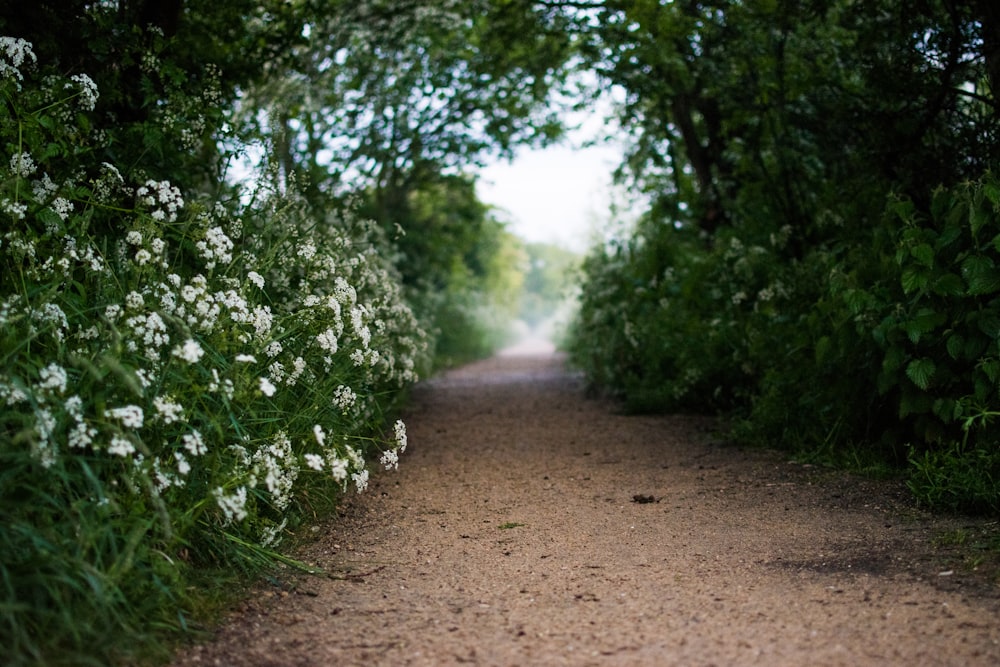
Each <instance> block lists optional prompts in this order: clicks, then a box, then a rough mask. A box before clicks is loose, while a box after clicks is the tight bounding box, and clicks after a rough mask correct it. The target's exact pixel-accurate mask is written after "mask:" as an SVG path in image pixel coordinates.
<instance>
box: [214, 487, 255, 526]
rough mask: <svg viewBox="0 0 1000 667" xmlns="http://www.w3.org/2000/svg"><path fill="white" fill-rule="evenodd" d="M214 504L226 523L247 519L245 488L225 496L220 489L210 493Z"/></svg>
mask: <svg viewBox="0 0 1000 667" xmlns="http://www.w3.org/2000/svg"><path fill="white" fill-rule="evenodd" d="M212 495H213V496H215V502H216V504H217V505H218V506H219V509H221V510H222V513H223V515H224V516H225V517H226V523H231V522H232V521H237V522H239V521H243V519H245V518H247V510H246V504H247V490H246V487H243V486H241V487H239V488H238V489H236V490H235V491H234V492H233V493H231V494H227V493H226V492H225V490H223V489H222V488H221V487H219V488H216V489H215V491H213V492H212Z"/></svg>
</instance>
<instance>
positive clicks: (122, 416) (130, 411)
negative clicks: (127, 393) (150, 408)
mask: <svg viewBox="0 0 1000 667" xmlns="http://www.w3.org/2000/svg"><path fill="white" fill-rule="evenodd" d="M104 416H105V417H110V418H111V419H117V420H118V421H120V422H121V424H122V426H124V427H125V428H142V424H143V421H144V416H143V412H142V408H140V407H139V406H138V405H124V406H122V407H120V408H109V409H107V410H105V411H104Z"/></svg>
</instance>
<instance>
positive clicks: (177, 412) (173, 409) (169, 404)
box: [153, 396, 184, 424]
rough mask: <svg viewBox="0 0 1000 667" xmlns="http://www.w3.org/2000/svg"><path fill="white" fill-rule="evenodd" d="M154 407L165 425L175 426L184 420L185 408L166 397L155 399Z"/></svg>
mask: <svg viewBox="0 0 1000 667" xmlns="http://www.w3.org/2000/svg"><path fill="white" fill-rule="evenodd" d="M153 407H155V408H156V414H157V416H158V417H159V418H160V419H161V420H162V421H163V423H164V424H173V423H174V422H176V421H181V420H182V419H184V407H183V406H182V405H181V404H180V403H177V402H176V401H173V400H171V399H170V398H168V397H166V396H157V397H156V398H154V399H153Z"/></svg>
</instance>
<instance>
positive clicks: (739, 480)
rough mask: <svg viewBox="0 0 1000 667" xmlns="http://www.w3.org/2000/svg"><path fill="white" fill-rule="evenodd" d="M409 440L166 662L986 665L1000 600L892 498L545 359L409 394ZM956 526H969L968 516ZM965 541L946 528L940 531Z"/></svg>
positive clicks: (487, 367) (990, 661)
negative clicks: (725, 439) (616, 395)
mask: <svg viewBox="0 0 1000 667" xmlns="http://www.w3.org/2000/svg"><path fill="white" fill-rule="evenodd" d="M407 425H408V429H409V441H410V447H409V449H408V450H407V452H406V454H405V455H404V457H403V460H402V462H401V465H400V469H399V472H398V473H386V474H382V475H379V476H378V478H377V479H376V480H375V482H374V483H373V485H372V487H370V489H369V492H368V493H367V494H366V495H363V496H359V497H352V498H351V499H349V501H348V502H347V503H346V504H345V506H344V508H343V511H342V516H341V518H340V519H339V520H338V521H337V522H336V523H335V524H334V525H333V526H331V527H324V528H323V529H322V531H323V533H324V534H323V535H322V537H321V538H320V539H319V540H318V541H317V542H316V543H315V544H313V545H311V546H310V547H309V548H308V549H306V552H305V553H304V554H303V557H304V558H305V559H306V560H308V561H311V562H314V563H316V564H318V565H320V566H322V567H324V568H326V569H328V570H329V571H332V572H337V573H340V574H343V575H349V576H347V577H346V578H345V579H340V580H330V579H320V578H315V577H304V576H303V577H296V576H293V575H289V577H290V579H291V580H292V582H293V583H294V584H295V586H294V587H290V588H289V589H286V590H281V589H279V588H276V587H265V588H262V589H261V591H260V594H259V595H258V596H257V597H255V599H253V600H251V601H249V602H247V603H245V604H244V605H243V606H242V608H241V609H239V610H237V611H235V612H234V615H233V617H232V619H231V621H230V623H229V624H227V625H226V626H225V627H224V628H222V629H221V630H220V631H219V633H218V636H217V638H216V640H215V642H214V643H211V644H208V645H204V646H198V647H195V648H194V649H192V650H190V651H188V652H186V653H185V654H184V655H182V656H179V658H178V660H177V662H176V665H177V666H178V667H180V666H191V665H253V666H261V667H263V666H275V667H278V666H282V667H284V666H292V665H310V666H311V665H316V666H325V665H452V664H460V663H464V664H474V665H769V666H770V665H806V664H808V665H858V664H862V665H869V664H879V665H885V664H889V665H907V666H915V665H995V664H1000V614H998V612H1000V588H998V587H997V586H996V585H995V584H993V583H991V582H990V581H989V579H988V578H986V577H983V576H982V574H981V573H979V572H976V571H973V570H972V568H971V567H969V566H968V565H967V563H962V562H956V560H955V557H954V554H952V553H951V552H950V551H949V550H947V549H943V548H941V547H935V546H934V544H933V538H934V537H935V536H938V535H942V534H949V531H954V530H956V529H957V528H961V526H963V525H964V524H963V523H961V522H960V523H955V522H949V521H947V520H941V519H935V520H931V519H929V518H928V517H926V516H924V515H923V514H921V513H919V512H917V511H916V510H914V509H913V508H912V506H911V505H910V503H909V501H908V500H907V498H906V496H905V494H903V493H901V492H900V491H899V489H897V488H894V487H892V486H888V487H887V486H886V485H876V484H874V483H872V482H866V481H859V480H856V479H853V478H850V477H847V476H846V475H842V474H839V473H831V472H826V471H822V470H820V469H817V468H810V467H807V466H801V465H797V464H793V463H787V462H784V461H783V460H782V459H781V458H780V457H778V456H776V455H774V454H771V453H767V452H760V451H745V450H739V449H736V448H733V447H727V446H724V445H721V444H719V443H716V442H714V441H713V437H712V433H711V429H710V427H711V422H710V421H708V420H704V419H695V418H689V417H628V416H623V415H620V414H617V413H616V412H615V411H614V409H613V406H611V405H608V404H606V403H602V402H598V401H593V400H588V399H586V398H585V397H584V396H583V392H582V390H581V386H580V383H579V382H578V381H577V380H576V379H574V378H573V377H571V376H569V375H567V374H566V373H565V372H564V371H563V370H562V368H561V364H560V363H559V360H558V359H557V358H556V357H553V356H551V355H549V356H518V355H507V356H501V357H498V358H496V359H493V360H490V361H486V362H482V363H478V364H473V365H471V366H468V367H465V368H462V369H459V370H457V371H454V372H451V373H449V374H447V375H445V376H443V377H440V378H437V379H435V380H432V381H429V382H426V383H424V384H422V385H420V386H419V387H417V388H416V390H415V393H414V402H413V407H412V409H411V410H410V414H409V416H408V418H407ZM965 523H969V522H965ZM951 534H957V533H951Z"/></svg>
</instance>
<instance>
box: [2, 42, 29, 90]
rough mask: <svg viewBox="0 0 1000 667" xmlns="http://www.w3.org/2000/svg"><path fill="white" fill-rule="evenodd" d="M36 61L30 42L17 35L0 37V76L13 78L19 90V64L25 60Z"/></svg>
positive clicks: (20, 75) (22, 78)
mask: <svg viewBox="0 0 1000 667" xmlns="http://www.w3.org/2000/svg"><path fill="white" fill-rule="evenodd" d="M29 60H30V61H31V63H37V62H38V58H36V57H35V52H34V51H33V50H32V48H31V42H28V41H26V40H23V39H20V38H18V37H0V78H4V79H13V80H14V82H15V85H16V86H17V89H18V90H21V81H23V80H24V75H23V74H21V66H22V65H24V64H25V62H26V61H29Z"/></svg>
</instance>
